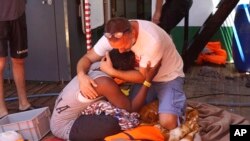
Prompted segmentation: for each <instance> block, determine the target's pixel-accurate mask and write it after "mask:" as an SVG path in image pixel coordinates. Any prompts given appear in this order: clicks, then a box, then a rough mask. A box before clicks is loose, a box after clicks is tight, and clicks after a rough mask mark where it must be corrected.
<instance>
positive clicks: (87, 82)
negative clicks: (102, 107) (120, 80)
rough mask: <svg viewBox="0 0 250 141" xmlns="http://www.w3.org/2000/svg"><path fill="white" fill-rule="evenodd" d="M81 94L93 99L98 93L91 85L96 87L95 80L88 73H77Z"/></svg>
mask: <svg viewBox="0 0 250 141" xmlns="http://www.w3.org/2000/svg"><path fill="white" fill-rule="evenodd" d="M78 80H79V83H80V85H79V86H80V92H81V94H82V95H83V96H84V97H86V98H88V99H95V98H96V97H97V96H98V94H97V92H96V91H95V89H94V88H93V87H97V84H96V83H95V81H94V80H93V79H92V78H90V77H89V76H88V75H81V76H79V75H78Z"/></svg>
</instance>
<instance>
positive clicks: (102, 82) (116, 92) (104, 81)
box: [95, 63, 160, 112]
mask: <svg viewBox="0 0 250 141" xmlns="http://www.w3.org/2000/svg"><path fill="white" fill-rule="evenodd" d="M149 66H150V64H148V67H147V69H146V73H145V77H146V79H145V81H147V82H151V81H152V79H153V78H154V76H155V75H156V73H157V72H158V69H159V67H160V63H158V64H157V65H156V66H155V67H153V68H150V67H149ZM95 81H96V83H97V85H98V87H96V91H97V92H98V93H99V94H100V95H103V96H105V97H106V98H107V99H108V100H109V101H110V102H111V103H112V104H113V105H114V106H116V107H118V108H122V109H125V110H127V111H129V112H135V111H139V110H140V108H141V107H142V106H143V103H144V101H145V99H146V96H147V91H148V89H149V86H148V85H142V87H141V89H140V90H139V92H138V94H137V95H136V97H135V98H134V99H133V100H132V101H130V100H129V99H128V97H127V96H125V95H124V94H123V93H122V92H121V90H120V88H119V86H118V85H117V84H116V83H115V82H114V80H113V79H111V78H108V77H100V78H97V79H95Z"/></svg>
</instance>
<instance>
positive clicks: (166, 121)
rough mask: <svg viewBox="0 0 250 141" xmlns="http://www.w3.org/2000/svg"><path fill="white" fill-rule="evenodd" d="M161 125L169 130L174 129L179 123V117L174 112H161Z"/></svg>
mask: <svg viewBox="0 0 250 141" xmlns="http://www.w3.org/2000/svg"><path fill="white" fill-rule="evenodd" d="M159 122H160V125H161V126H162V127H164V128H166V129H168V130H171V129H174V128H176V127H177V125H178V117H177V115H174V114H160V115H159Z"/></svg>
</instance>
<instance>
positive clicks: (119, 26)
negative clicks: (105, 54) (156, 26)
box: [104, 17, 135, 53]
mask: <svg viewBox="0 0 250 141" xmlns="http://www.w3.org/2000/svg"><path fill="white" fill-rule="evenodd" d="M132 31H133V28H132V26H131V23H130V22H129V21H128V20H127V19H126V18H122V17H117V18H113V19H111V20H109V21H108V22H107V24H106V26H105V33H104V36H105V37H106V38H107V39H108V41H109V43H110V45H111V46H112V47H113V48H115V49H118V50H119V52H120V53H123V52H128V51H130V49H131V47H132V46H133V44H134V43H135V38H134V36H133V34H132V33H133V32H132Z"/></svg>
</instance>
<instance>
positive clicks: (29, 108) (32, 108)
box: [19, 105, 40, 112]
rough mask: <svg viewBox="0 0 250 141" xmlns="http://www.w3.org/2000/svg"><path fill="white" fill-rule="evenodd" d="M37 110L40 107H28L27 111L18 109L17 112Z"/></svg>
mask: <svg viewBox="0 0 250 141" xmlns="http://www.w3.org/2000/svg"><path fill="white" fill-rule="evenodd" d="M38 108H40V107H38V106H33V105H30V106H29V107H28V108H27V109H24V110H20V109H19V112H24V111H29V110H34V109H38Z"/></svg>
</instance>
